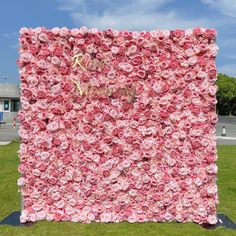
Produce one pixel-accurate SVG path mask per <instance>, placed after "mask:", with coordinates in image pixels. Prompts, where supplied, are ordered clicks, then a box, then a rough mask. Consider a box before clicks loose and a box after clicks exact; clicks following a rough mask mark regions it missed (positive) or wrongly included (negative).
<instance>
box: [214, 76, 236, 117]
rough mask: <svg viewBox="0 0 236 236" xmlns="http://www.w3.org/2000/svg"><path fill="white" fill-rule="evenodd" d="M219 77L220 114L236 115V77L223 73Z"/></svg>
mask: <svg viewBox="0 0 236 236" xmlns="http://www.w3.org/2000/svg"><path fill="white" fill-rule="evenodd" d="M217 77H218V79H217V81H216V84H217V86H218V91H217V94H216V96H217V100H218V103H217V111H218V113H219V114H220V115H231V114H233V115H236V108H235V107H236V104H235V103H236V99H235V98H236V78H233V77H230V76H228V75H226V74H221V73H219V74H218V76H217Z"/></svg>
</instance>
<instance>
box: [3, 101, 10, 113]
mask: <svg viewBox="0 0 236 236" xmlns="http://www.w3.org/2000/svg"><path fill="white" fill-rule="evenodd" d="M3 107H4V111H9V100H4V105H3Z"/></svg>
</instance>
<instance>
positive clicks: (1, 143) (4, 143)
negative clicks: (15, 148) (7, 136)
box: [0, 141, 12, 145]
mask: <svg viewBox="0 0 236 236" xmlns="http://www.w3.org/2000/svg"><path fill="white" fill-rule="evenodd" d="M11 142H12V141H10V142H0V145H7V144H10V143H11Z"/></svg>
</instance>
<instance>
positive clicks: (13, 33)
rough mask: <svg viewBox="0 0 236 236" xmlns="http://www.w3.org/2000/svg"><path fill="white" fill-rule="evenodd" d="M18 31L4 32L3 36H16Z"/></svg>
mask: <svg viewBox="0 0 236 236" xmlns="http://www.w3.org/2000/svg"><path fill="white" fill-rule="evenodd" d="M16 34H17V32H12V33H3V36H4V37H5V38H11V37H14V36H16Z"/></svg>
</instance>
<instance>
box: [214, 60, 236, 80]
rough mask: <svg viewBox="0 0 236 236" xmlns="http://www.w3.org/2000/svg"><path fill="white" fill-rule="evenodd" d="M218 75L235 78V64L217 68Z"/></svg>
mask: <svg viewBox="0 0 236 236" xmlns="http://www.w3.org/2000/svg"><path fill="white" fill-rule="evenodd" d="M217 71H218V73H224V74H227V75H229V76H234V77H236V63H235V64H225V65H223V66H218V68H217Z"/></svg>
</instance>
